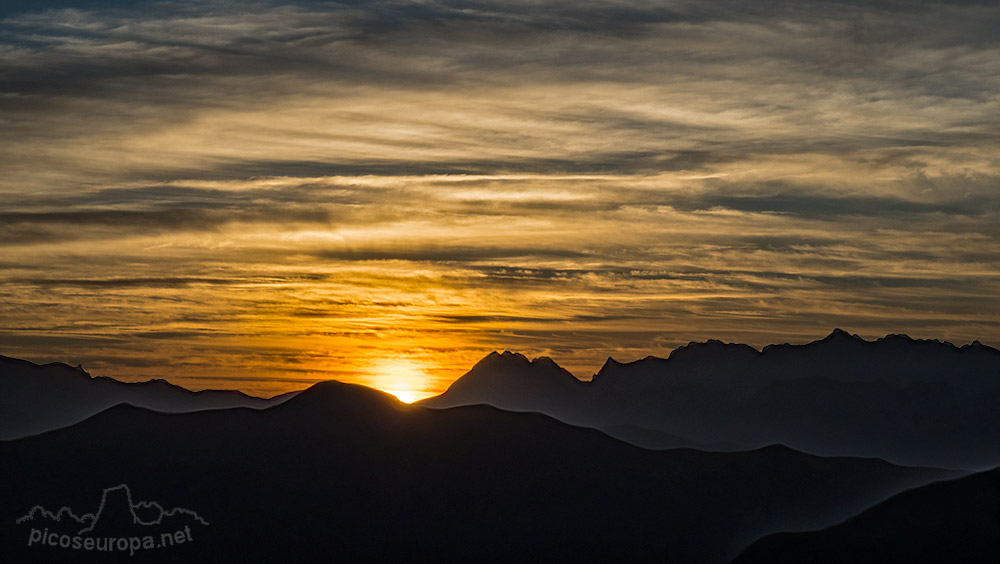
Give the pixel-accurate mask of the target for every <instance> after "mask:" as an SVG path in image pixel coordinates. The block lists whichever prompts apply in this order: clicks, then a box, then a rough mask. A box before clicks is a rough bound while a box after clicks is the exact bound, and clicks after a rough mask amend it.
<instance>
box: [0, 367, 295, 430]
mask: <svg viewBox="0 0 1000 564" xmlns="http://www.w3.org/2000/svg"><path fill="white" fill-rule="evenodd" d="M289 397H291V395H288V394H286V395H282V396H278V397H275V398H271V399H269V400H268V399H262V398H257V397H253V396H248V395H246V394H243V393H241V392H237V391H219V390H208V391H201V392H191V391H189V390H186V389H184V388H182V387H180V386H175V385H173V384H170V383H169V382H167V381H166V380H150V381H148V382H141V383H125V382H119V381H118V380H115V379H112V378H104V377H98V378H92V377H91V376H90V374H88V373H87V372H85V371H84V370H83V368H81V367H77V368H71V367H70V366H67V365H65V364H61V363H53V364H45V365H38V364H34V363H32V362H28V361H26V360H18V359H15V358H9V357H6V356H0V413H3V418H0V440H10V439H17V438H21V437H26V436H28V435H36V434H39V433H43V432H45V431H49V430H52V429H58V428H60V427H66V426H68V425H72V424H74V423H77V422H79V421H82V420H84V419H86V418H87V417H90V416H92V415H94V414H96V413H98V412H100V411H102V410H105V409H107V408H109V407H111V406H113V405H117V404H119V403H130V404H132V405H135V406H138V407H146V408H149V409H153V410H156V411H163V412H187V411H198V410H203V409H224V408H231V407H253V408H258V409H260V408H265V407H270V406H273V405H277V404H279V403H281V402H283V401H285V400H287V399H288V398H289Z"/></svg>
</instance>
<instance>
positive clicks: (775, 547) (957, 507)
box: [734, 468, 1000, 564]
mask: <svg viewBox="0 0 1000 564" xmlns="http://www.w3.org/2000/svg"><path fill="white" fill-rule="evenodd" d="M998 500H1000V468H997V469H994V470H991V471H987V472H982V473H979V474H974V475H971V476H966V477H963V478H958V479H956V480H952V481H947V482H937V483H933V484H929V485H926V486H923V487H920V488H916V489H913V490H910V491H906V492H903V493H900V494H898V495H896V496H894V497H893V498H891V499H889V500H888V501H886V502H884V503H881V504H879V505H877V506H875V507H873V508H871V509H869V510H867V511H865V512H864V513H862V514H860V515H858V516H856V517H854V518H852V519H849V520H847V521H845V522H844V523H841V524H839V525H835V526H833V527H829V528H826V529H823V530H820V531H815V532H806V533H781V534H775V535H770V536H768V537H765V538H763V539H761V540H759V541H757V542H755V543H754V544H753V545H751V546H750V547H749V548H748V549H747V550H746V551H744V552H743V553H742V554H741V555H740V556H739V557H738V558H737V559H736V560H735V561H734V562H736V563H740V564H750V563H755V562H762V563H763V562H766V563H769V564H771V563H774V564H779V563H786V562H787V563H798V562H812V563H815V564H827V563H829V564H833V563H843V564H848V563H850V564H854V563H859V562H860V563H863V562H898V563H911V562H941V563H947V562H963V563H968V564H976V563H982V564H993V563H996V562H1000V503H998Z"/></svg>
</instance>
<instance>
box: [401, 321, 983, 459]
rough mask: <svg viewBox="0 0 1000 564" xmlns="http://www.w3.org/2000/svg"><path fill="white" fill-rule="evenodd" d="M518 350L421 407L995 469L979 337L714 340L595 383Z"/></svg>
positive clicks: (658, 437)
mask: <svg viewBox="0 0 1000 564" xmlns="http://www.w3.org/2000/svg"><path fill="white" fill-rule="evenodd" d="M488 358H489V357H488ZM501 358H502V357H501ZM513 358H518V360H517V362H513V361H512V362H509V363H506V364H503V365H498V364H497V363H495V362H490V363H485V362H483V363H480V364H478V365H477V366H476V367H475V368H474V369H473V370H471V371H470V372H469V373H468V374H466V375H465V376H463V377H462V378H459V379H458V380H457V381H456V382H455V383H454V384H453V385H452V386H451V387H450V388H449V389H448V390H447V391H446V392H445V393H444V394H442V395H441V396H438V397H436V398H430V399H428V400H424V401H423V402H421V405H425V406H428V407H449V406H457V405H470V404H489V405H494V406H496V407H500V408H503V409H507V410H511V411H537V412H541V413H546V414H549V415H551V416H553V417H556V418H558V419H560V420H562V421H565V422H568V423H572V424H574V425H581V426H589V427H595V428H598V429H602V430H605V431H606V432H608V433H609V434H612V435H614V436H617V437H620V438H622V439H624V440H632V441H635V442H636V443H637V444H642V445H643V446H650V447H661V448H669V447H679V446H699V447H703V448H713V449H720V448H721V449H746V448H755V447H760V446H763V445H767V444H772V443H782V444H787V445H789V446H792V447H794V448H796V449H799V450H804V451H807V452H812V453H816V454H821V455H850V456H867V457H882V458H886V459H889V460H892V461H894V462H899V463H903V464H911V465H930V466H946V467H963V468H969V469H976V468H984V467H990V466H992V465H996V464H1000V446H998V445H1000V410H998V409H996V406H997V405H1000V351H997V350H996V349H993V348H991V347H988V346H984V345H982V344H981V343H973V344H970V345H964V346H961V347H957V346H955V345H953V344H951V343H948V342H944V341H938V340H915V339H911V338H910V337H908V336H906V335H887V336H885V337H883V338H881V339H877V340H875V341H866V340H864V339H862V338H861V337H859V336H857V335H851V334H849V333H848V332H846V331H843V330H840V329H836V330H834V331H833V332H832V333H830V334H829V335H828V336H827V337H825V338H823V339H820V340H818V341H814V342H812V343H809V344H805V345H790V344H781V345H769V346H767V347H764V348H763V349H762V350H761V351H758V350H756V349H754V348H753V347H750V346H747V345H740V344H727V343H722V342H721V341H716V340H710V341H707V342H704V343H690V344H688V345H685V346H682V347H679V348H678V349H676V350H674V351H673V352H672V353H671V354H670V355H669V357H668V358H666V359H662V358H655V357H647V358H644V359H642V360H638V361H635V362H630V363H620V362H617V361H615V360H614V359H610V358H609V359H608V360H607V362H605V364H604V366H603V367H602V368H601V370H600V371H599V372H598V373H597V374H596V375H595V376H594V378H593V380H592V381H591V382H581V381H579V380H577V379H575V378H573V379H571V378H569V377H566V375H565V374H564V373H563V372H564V371H562V370H561V369H558V367H554V366H551V365H548V364H546V365H544V366H543V365H539V364H538V361H535V362H534V363H529V362H528V361H527V359H524V357H520V356H518V357H513Z"/></svg>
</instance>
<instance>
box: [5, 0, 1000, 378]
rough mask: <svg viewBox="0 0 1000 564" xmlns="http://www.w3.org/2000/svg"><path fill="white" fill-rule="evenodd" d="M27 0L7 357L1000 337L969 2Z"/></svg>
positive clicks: (281, 367)
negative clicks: (38, 0) (850, 334)
mask: <svg viewBox="0 0 1000 564" xmlns="http://www.w3.org/2000/svg"><path fill="white" fill-rule="evenodd" d="M49 5H50V8H51V9H47V10H40V9H36V8H35V7H34V5H33V4H28V3H23V2H12V3H6V4H5V6H4V8H3V9H2V10H0V18H2V19H0V124H2V128H3V131H4V135H3V136H2V137H0V162H2V163H3V164H2V167H3V174H2V175H0V279H2V280H3V282H4V284H3V289H2V290H0V302H2V304H3V305H0V325H2V326H4V327H6V328H7V330H6V332H5V333H3V334H2V335H0V344H2V345H3V347H4V349H5V354H20V355H22V356H26V357H29V358H39V359H50V360H75V361H86V362H88V363H91V364H92V365H95V366H96V368H97V369H98V371H105V372H107V373H116V374H123V373H127V374H131V375H164V374H165V373H166V372H169V371H171V370H173V368H170V367H178V366H181V363H183V366H184V371H185V374H187V375H189V376H191V377H198V376H201V377H209V376H210V375H212V374H215V375H217V376H219V377H220V378H221V377H225V378H230V377H239V376H241V375H247V374H252V375H254V377H256V378H267V377H274V378H279V377H281V376H282V375H284V374H295V375H296V376H295V377H294V378H295V381H296V382H300V381H302V380H303V379H306V380H308V379H309V378H311V377H316V378H319V377H327V376H337V375H340V376H342V377H347V378H352V379H358V380H362V381H364V379H365V378H366V377H367V376H366V374H369V373H370V368H371V367H370V366H369V365H368V364H365V363H366V362H369V360H370V359H372V358H376V357H379V356H380V355H382V356H385V355H389V356H392V355H397V356H398V355H412V356H415V357H419V358H420V359H422V360H421V362H424V363H425V364H426V365H427V366H429V367H430V368H429V369H430V370H433V371H434V374H436V375H437V377H436V379H433V378H432V379H431V381H432V384H429V385H431V386H436V387H440V386H443V385H444V384H445V383H446V382H447V381H448V380H449V379H450V378H453V377H455V376H456V375H457V374H458V372H460V371H461V370H462V369H463V368H466V367H467V366H469V365H471V363H472V362H474V361H475V360H476V358H477V357H478V356H480V355H481V354H483V353H484V352H486V351H487V350H488V349H491V348H494V347H496V348H503V347H510V348H517V349H521V350H525V351H526V352H529V353H532V352H533V353H538V354H543V353H545V354H553V355H555V356H557V359H558V360H560V361H562V362H564V363H566V364H568V365H569V366H570V367H571V368H573V369H574V370H576V371H578V372H580V373H581V375H586V374H588V373H589V372H591V371H592V370H593V369H594V368H596V366H597V365H599V364H600V362H601V361H602V360H603V357H604V356H606V355H607V354H608V353H614V354H616V355H618V356H623V357H625V359H629V358H635V357H639V356H645V355H646V354H652V353H664V352H666V350H667V349H669V348H670V347H672V346H675V345H677V344H679V343H683V342H686V341H687V340H690V339H694V338H708V337H717V338H727V339H732V340H743V341H749V342H752V343H754V344H758V345H763V344H766V343H768V342H771V341H773V340H785V339H787V338H797V337H798V338H811V337H816V336H819V335H822V334H824V333H826V332H827V331H828V330H829V329H830V327H832V326H844V327H850V328H853V329H854V330H857V331H862V332H868V333H869V334H877V333H884V332H899V331H909V332H912V333H915V334H918V335H923V336H932V337H946V338H951V339H954V340H958V341H961V340H971V339H973V338H978V339H980V340H983V341H987V342H1000V341H998V339H1000V327H998V326H997V324H996V322H995V321H994V320H995V319H997V318H1000V309H998V306H997V305H995V304H998V303H1000V300H997V299H996V298H997V296H1000V258H998V257H1000V227H998V226H1000V192H998V191H997V185H998V184H997V183H998V179H1000V156H998V155H1000V137H998V136H997V131H998V128H1000V118H998V116H1000V96H998V95H997V92H1000V37H998V36H997V34H996V33H995V30H996V29H998V28H1000V10H998V9H997V7H996V6H995V3H992V2H921V3H919V4H918V5H915V4H913V3H908V2H896V1H891V0H886V1H881V2H851V1H846V0H845V1H839V2H835V1H828V2H827V1H815V2H768V3H764V4H760V3H746V2H735V1H733V2H728V1H726V2H711V3H705V2H687V1H680V0H677V1H670V2H645V1H640V0H630V1H619V2H563V1H555V0H553V1H548V2H544V3H542V4H539V3H537V2H520V1H514V2H509V1H507V2H489V1H462V2H458V1H440V2H423V3H413V2H393V1H390V2H370V3H355V2H341V3H334V2H307V1H301V2H294V3H279V2H271V1H261V2H255V3H251V4H247V3H233V2H224V1H218V2H187V1H176V0H175V1H168V2H149V3H134V2H118V1H112V0H107V1H97V2H95V1H90V2H86V3H79V2H73V1H72V0H65V1H61V2H52V3H49ZM179 358H184V359H186V360H184V361H180V360H178V359H179ZM442 358H448V361H447V362H445V361H443V360H441V359H442ZM151 359H152V360H151ZM359 359H369V360H359ZM116 366H117V367H119V368H117V369H116V368H115V367H116ZM220 366H229V367H231V368H228V369H226V370H228V372H226V373H225V374H223V373H221V372H219V367H220ZM121 367H127V368H121ZM260 385H262V384H259V383H257V384H254V386H260Z"/></svg>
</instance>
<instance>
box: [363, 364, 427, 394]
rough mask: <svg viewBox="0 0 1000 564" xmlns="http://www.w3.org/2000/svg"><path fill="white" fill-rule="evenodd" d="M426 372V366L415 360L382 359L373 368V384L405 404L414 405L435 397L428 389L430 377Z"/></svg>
mask: <svg viewBox="0 0 1000 564" xmlns="http://www.w3.org/2000/svg"><path fill="white" fill-rule="evenodd" d="M425 370H426V367H425V366H423V365H422V364H420V363H419V362H417V361H415V360H413V359H409V358H388V359H381V360H378V361H376V362H375V364H374V366H373V368H372V374H373V376H374V381H373V382H372V384H373V385H374V386H375V387H376V388H378V389H380V390H382V391H385V392H388V393H390V394H392V395H394V396H396V397H397V398H399V399H400V400H401V401H403V402H406V403H413V402H415V401H417V400H421V399H424V398H428V397H431V396H433V395H435V393H434V392H433V391H428V390H427V389H426V387H427V385H428V384H429V382H430V377H429V376H428V375H427V373H426V372H425Z"/></svg>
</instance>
